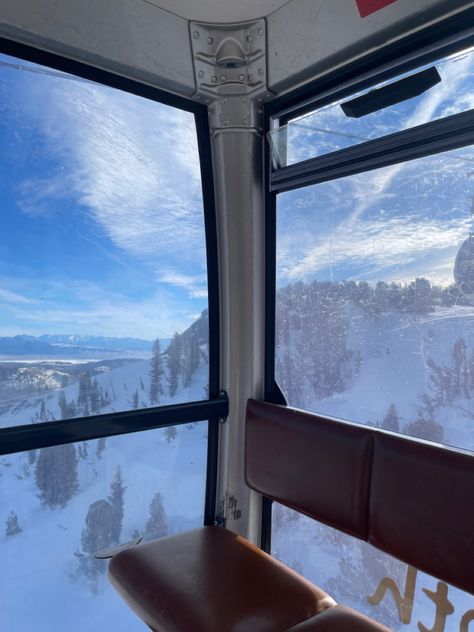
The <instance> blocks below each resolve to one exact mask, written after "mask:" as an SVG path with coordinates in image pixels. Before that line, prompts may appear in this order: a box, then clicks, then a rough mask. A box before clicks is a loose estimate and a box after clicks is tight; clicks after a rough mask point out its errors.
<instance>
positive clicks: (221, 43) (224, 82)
mask: <svg viewBox="0 0 474 632" xmlns="http://www.w3.org/2000/svg"><path fill="white" fill-rule="evenodd" d="M189 26H190V35H191V46H192V51H193V61H194V74H195V80H196V93H195V94H194V98H195V99H196V100H198V101H204V103H207V104H209V116H210V126H211V132H212V133H218V132H224V131H248V130H250V131H256V132H259V131H261V123H260V118H261V117H260V116H259V114H260V113H261V112H260V110H261V107H259V104H261V103H262V102H263V101H264V99H265V98H268V97H270V96H272V95H271V93H270V92H269V91H268V90H267V88H266V85H267V67H266V24H265V20H263V19H262V20H254V21H251V22H240V23H237V24H206V23H203V22H190V25H189ZM255 102H256V103H255Z"/></svg>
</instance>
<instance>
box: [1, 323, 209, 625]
mask: <svg viewBox="0 0 474 632" xmlns="http://www.w3.org/2000/svg"><path fill="white" fill-rule="evenodd" d="M170 347H171V348H168V350H165V351H160V358H159V359H160V362H161V367H162V373H161V374H160V375H159V381H160V384H159V388H158V391H159V403H160V404H175V403H178V402H183V401H194V400H200V399H203V398H205V397H206V393H207V386H208V350H207V312H204V313H203V314H202V315H201V317H200V318H199V319H198V321H197V322H196V323H194V324H193V325H192V326H191V327H190V328H189V329H188V330H187V331H186V332H184V333H183V334H181V335H178V334H177V335H176V336H175V337H174V339H173V341H172V345H170ZM152 360H153V357H152V358H151V359H149V360H140V361H134V362H131V361H124V362H123V363H122V364H121V365H120V366H114V365H113V364H111V363H110V362H109V363H106V362H103V363H102V366H103V371H98V370H96V372H95V373H93V372H92V368H93V367H94V368H95V369H98V366H96V365H99V364H100V363H90V364H79V365H76V366H77V367H78V372H77V375H76V376H75V377H74V378H71V381H70V383H69V384H66V385H59V387H57V388H55V389H54V390H52V389H50V390H48V391H47V392H43V393H41V394H39V395H35V396H31V397H27V398H25V399H24V400H23V401H22V402H21V404H20V405H19V404H18V403H15V404H14V405H12V406H10V407H9V408H8V410H5V411H4V412H3V414H1V415H0V426H3V427H5V426H11V425H13V424H15V425H16V424H24V423H35V422H41V421H47V420H51V419H60V418H64V417H71V416H82V415H85V414H91V413H93V412H99V413H105V412H111V411H118V410H127V409H131V408H140V407H145V406H149V404H150V386H151V379H152V372H151V366H152ZM175 373H176V374H175ZM69 377H71V376H69ZM171 386H172V388H170V387H171ZM206 458H207V422H199V423H194V424H185V425H182V426H177V427H170V428H165V429H158V430H152V431H147V432H143V433H136V434H130V435H124V436H119V437H109V438H106V439H99V440H97V441H89V442H83V443H80V444H74V445H69V446H58V447H54V448H47V449H44V450H38V451H34V452H28V453H21V454H14V455H9V456H6V457H0V525H3V529H2V531H3V533H2V531H0V556H1V559H2V573H0V629H2V630H12V631H13V630H15V631H18V632H22V631H23V630H24V631H25V632H26V630H30V629H35V630H38V631H39V632H52V631H56V630H67V631H68V632H82V631H83V630H89V631H91V632H94V631H96V630H97V632H99V630H110V629H113V630H114V631H115V632H132V631H135V630H136V631H137V632H138V631H139V630H142V629H143V624H142V623H141V622H140V621H139V620H138V619H137V618H136V617H135V616H134V615H133V614H132V612H131V611H130V610H129V609H128V608H127V607H126V606H125V604H124V603H123V602H122V600H121V599H120V598H119V597H118V595H117V594H116V593H115V591H114V590H113V589H112V587H111V585H110V584H109V582H108V580H107V578H106V575H105V570H106V567H107V563H106V562H103V561H100V562H99V561H97V560H95V559H93V557H92V556H91V553H92V551H93V550H97V549H98V548H102V547H104V546H110V545H113V544H114V542H126V541H128V540H131V539H132V538H135V537H136V536H137V534H140V535H143V536H144V537H145V538H152V537H157V536H160V535H164V534H165V533H174V532H177V531H180V530H184V529H189V528H193V527H195V526H199V525H200V524H202V521H203V510H204V494H205V480H206ZM29 595H34V599H33V598H31V599H30V600H29V603H28V607H25V599H26V598H27V596H29Z"/></svg>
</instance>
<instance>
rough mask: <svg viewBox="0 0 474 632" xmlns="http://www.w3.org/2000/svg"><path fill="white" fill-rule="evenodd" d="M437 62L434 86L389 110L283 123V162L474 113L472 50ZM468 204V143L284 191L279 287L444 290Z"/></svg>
mask: <svg viewBox="0 0 474 632" xmlns="http://www.w3.org/2000/svg"><path fill="white" fill-rule="evenodd" d="M437 66H438V70H439V73H440V75H441V77H442V81H441V83H439V84H437V85H436V86H434V87H433V88H431V89H430V90H429V91H427V92H426V93H424V94H423V95H421V96H419V97H416V98H414V99H410V100H408V101H405V102H403V103H401V104H398V105H396V106H393V107H390V108H386V109H384V110H381V111H378V112H375V113H373V114H370V115H368V116H365V117H362V118H360V119H350V118H347V117H346V116H345V115H344V114H343V113H342V110H341V108H340V106H339V104H338V103H336V104H333V105H332V106H329V107H327V108H324V109H323V110H320V111H318V112H315V113H312V114H309V115H307V116H306V117H304V118H301V119H299V120H297V121H295V122H294V123H291V122H290V124H289V129H288V139H289V140H288V144H289V147H288V154H289V155H288V158H289V160H288V161H289V163H294V162H298V161H299V160H304V159H307V158H310V157H313V156H315V155H318V154H323V153H328V152H329V151H334V150H336V149H340V148H342V147H346V146H350V145H353V144H357V141H356V140H355V139H350V138H349V137H348V135H353V136H358V137H360V138H367V139H369V138H374V137H378V136H382V135H384V134H388V133H391V132H394V131H399V130H401V129H406V128H410V127H413V126H415V125H420V124H423V123H426V122H428V121H431V120H435V119H438V118H441V117H443V116H448V115H450V114H455V113H457V112H460V111H465V110H468V109H471V108H474V53H473V52H470V53H465V54H461V55H457V56H455V57H452V58H448V59H447V60H444V61H443V62H442V63H441V64H438V65H437ZM321 130H326V131H321ZM340 131H342V132H343V134H344V135H339V133H338V132H340ZM473 200H474V151H473V149H472V147H464V148H461V149H457V150H455V151H451V152H447V153H444V154H438V155H434V156H429V157H427V158H422V159H419V160H414V161H410V162H406V163H400V164H397V165H393V166H390V167H385V168H381V169H376V170H374V171H371V172H368V173H361V174H357V175H355V176H350V177H346V178H341V179H338V180H334V181H331V182H325V183H323V184H319V185H314V186H310V187H306V188H304V189H299V190H295V191H291V192H288V193H284V194H282V195H280V196H279V197H278V260H277V266H278V283H279V284H280V285H284V284H286V283H288V282H294V281H300V280H303V281H311V280H314V279H318V280H335V281H337V280H342V279H354V280H367V281H369V282H372V283H375V282H377V281H379V280H383V281H387V282H390V281H398V282H402V283H403V282H410V281H412V280H413V279H415V278H416V277H420V276H424V277H426V278H428V279H430V280H431V281H432V282H434V283H438V284H440V285H449V284H451V283H452V282H453V268H454V261H455V257H456V254H457V251H458V249H459V246H460V245H461V243H462V242H463V240H464V239H466V238H467V237H468V235H469V230H470V229H471V225H472V217H471V209H473V210H474V201H473Z"/></svg>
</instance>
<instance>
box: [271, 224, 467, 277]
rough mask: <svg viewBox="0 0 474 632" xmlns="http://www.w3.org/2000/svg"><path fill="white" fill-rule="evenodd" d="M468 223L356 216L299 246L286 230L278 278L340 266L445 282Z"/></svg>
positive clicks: (309, 274) (297, 238)
mask: <svg viewBox="0 0 474 632" xmlns="http://www.w3.org/2000/svg"><path fill="white" fill-rule="evenodd" d="M468 224H469V222H468V221H467V220H466V219H464V220H452V221H450V222H446V221H439V220H438V221H437V220H430V221H425V222H407V221H405V220H403V219H400V218H393V219H387V220H385V221H375V222H363V223H362V222H361V223H359V224H356V225H354V226H353V228H352V230H351V231H347V230H346V229H345V226H343V225H341V226H340V227H339V228H337V229H336V230H335V231H334V233H333V234H331V235H330V236H325V237H324V238H321V239H319V240H316V243H314V242H313V244H312V245H309V243H308V242H307V243H306V244H303V246H302V242H301V235H296V236H295V235H288V236H287V237H286V238H285V237H282V238H281V249H280V257H279V261H278V269H279V278H280V280H281V282H282V283H284V282H289V281H290V282H291V281H295V280H300V279H302V280H309V279H311V278H314V277H315V275H317V273H318V272H320V271H323V270H324V271H326V272H327V270H330V269H331V268H332V267H334V268H335V269H337V268H338V267H339V268H340V267H341V266H344V267H345V268H346V269H347V268H350V269H352V270H353V271H354V274H359V273H361V274H362V275H363V276H364V278H369V277H370V278H371V277H373V276H374V277H376V278H378V279H385V280H408V279H410V280H412V279H413V278H414V277H415V276H419V275H422V276H426V277H428V278H431V279H432V280H434V281H436V282H438V283H446V282H447V283H449V282H452V281H453V266H454V258H455V255H456V251H457V248H458V247H459V244H460V243H461V241H462V239H464V238H465V236H466V233H467V230H468ZM305 246H306V247H305ZM427 256H430V257H433V260H434V261H435V263H432V262H431V260H430V261H429V262H427V260H426V257H427ZM356 270H357V271H358V273H356V272H355V271H356Z"/></svg>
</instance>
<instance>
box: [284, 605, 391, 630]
mask: <svg viewBox="0 0 474 632" xmlns="http://www.w3.org/2000/svg"><path fill="white" fill-rule="evenodd" d="M288 632H390V630H389V628H386V627H385V626H384V625H382V624H381V623H377V622H375V621H372V619H369V618H368V617H366V616H364V615H363V614H360V613H359V612H356V611H355V610H352V608H346V607H345V606H335V607H334V608H330V609H329V610H326V611H325V612H323V613H322V614H320V615H318V616H317V617H311V619H307V620H306V621H303V623H299V624H298V625H295V626H294V627H292V628H290V629H289V630H288Z"/></svg>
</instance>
